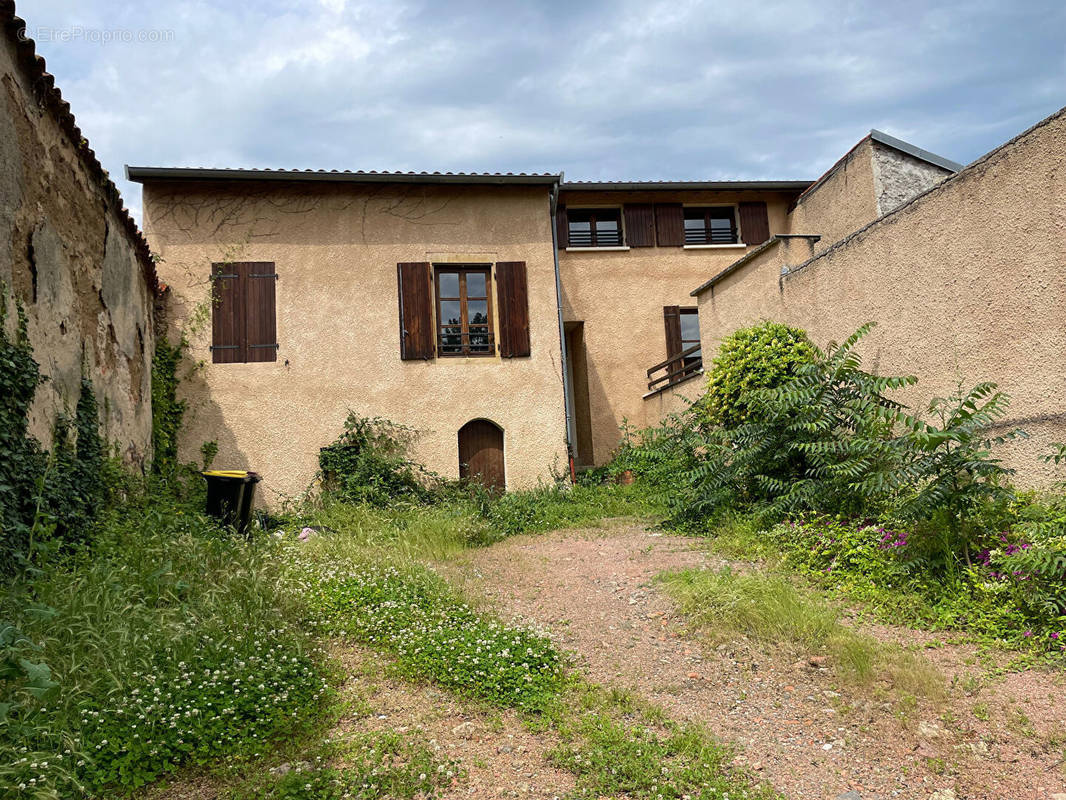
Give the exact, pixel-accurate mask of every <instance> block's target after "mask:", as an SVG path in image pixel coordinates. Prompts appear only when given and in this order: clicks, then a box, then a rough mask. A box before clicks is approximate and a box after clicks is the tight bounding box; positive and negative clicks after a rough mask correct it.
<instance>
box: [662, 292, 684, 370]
mask: <svg viewBox="0 0 1066 800" xmlns="http://www.w3.org/2000/svg"><path fill="white" fill-rule="evenodd" d="M663 321H664V322H665V323H666V357H667V358H672V357H673V356H676V355H677V354H678V353H680V352H681V307H680V306H663ZM667 371H668V372H669V371H670V370H667Z"/></svg>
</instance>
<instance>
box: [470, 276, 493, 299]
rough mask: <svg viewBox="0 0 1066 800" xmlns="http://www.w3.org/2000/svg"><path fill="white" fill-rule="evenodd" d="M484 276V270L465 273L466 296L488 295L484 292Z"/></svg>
mask: <svg viewBox="0 0 1066 800" xmlns="http://www.w3.org/2000/svg"><path fill="white" fill-rule="evenodd" d="M485 278H486V275H485V273H484V272H468V273H466V296H467V297H488V294H487V293H486V292H485V283H486V281H485Z"/></svg>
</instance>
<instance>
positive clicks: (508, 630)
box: [294, 541, 563, 711]
mask: <svg viewBox="0 0 1066 800" xmlns="http://www.w3.org/2000/svg"><path fill="white" fill-rule="evenodd" d="M330 544H331V543H330V542H328V541H327V542H325V543H323V544H320V545H319V546H320V547H321V548H323V549H322V551H321V552H320V553H319V555H318V558H319V559H321V561H322V564H321V565H320V564H319V563H317V562H316V560H315V558H314V557H313V556H312V555H307V556H304V557H302V558H300V557H296V558H294V564H295V565H296V566H297V567H298V568H299V569H300V570H301V572H300V575H301V576H302V582H303V583H304V585H305V587H306V588H305V592H304V598H305V601H306V602H307V604H308V607H309V609H310V615H311V616H310V619H309V626H310V627H311V628H312V629H314V630H316V631H320V632H322V633H327V634H332V635H337V634H340V635H346V636H351V637H352V638H354V639H356V640H357V641H360V642H364V643H366V644H369V645H371V646H374V647H380V648H383V649H385V650H387V651H390V652H392V653H393V654H394V655H395V656H396V659H397V664H398V667H399V669H400V671H401V672H402V673H404V674H407V675H410V676H413V677H418V678H429V679H431V680H433V681H436V682H437V683H439V684H440V685H442V686H444V687H446V688H448V689H451V690H453V691H455V692H457V693H459V694H463V695H467V696H470V697H473V698H476V699H479V700H485V701H488V702H490V703H492V704H494V705H497V706H501V707H515V708H521V709H525V710H531V711H536V710H540V709H541V708H543V707H544V706H545V704H546V703H548V702H549V701H550V700H551V699H552V697H553V696H554V695H555V694H556V692H557V691H558V689H559V687H560V685H561V681H562V674H563V673H562V662H561V658H560V655H559V653H558V652H557V651H556V649H555V647H554V646H553V645H552V643H551V641H550V640H549V639H548V638H547V637H545V636H542V635H539V634H536V633H533V632H531V631H529V630H526V629H524V628H518V627H514V626H511V625H505V624H504V623H502V622H500V621H499V620H497V619H495V618H494V617H492V616H490V615H487V614H483V613H479V612H478V611H476V610H475V609H473V608H471V607H470V606H469V605H467V604H466V603H465V602H463V601H462V599H461V598H460V597H458V596H457V595H456V593H455V592H454V590H452V589H451V588H450V587H448V585H447V584H446V583H445V581H444V580H443V579H441V578H439V577H438V576H437V575H435V574H434V573H432V572H430V571H428V570H426V569H424V568H421V567H415V566H411V567H408V568H404V569H400V568H398V567H395V566H386V565H383V564H380V563H378V564H375V563H368V564H363V565H360V564H356V563H352V562H345V561H343V560H338V559H337V551H336V550H335V549H334V550H331V549H330Z"/></svg>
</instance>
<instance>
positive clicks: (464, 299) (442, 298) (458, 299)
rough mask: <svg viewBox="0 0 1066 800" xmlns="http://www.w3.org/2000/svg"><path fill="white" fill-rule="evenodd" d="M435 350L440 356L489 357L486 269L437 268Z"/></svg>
mask: <svg viewBox="0 0 1066 800" xmlns="http://www.w3.org/2000/svg"><path fill="white" fill-rule="evenodd" d="M436 273H437V350H438V352H439V353H440V354H441V355H442V356H460V355H491V354H492V352H493V347H494V344H493V338H492V311H491V305H490V292H489V281H490V280H491V278H490V269H489V268H488V267H456V268H453V267H444V268H441V267H438V268H437V270H436Z"/></svg>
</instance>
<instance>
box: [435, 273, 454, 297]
mask: <svg viewBox="0 0 1066 800" xmlns="http://www.w3.org/2000/svg"><path fill="white" fill-rule="evenodd" d="M438 275H439V276H440V296H441V297H458V296H459V273H458V272H440V273H438Z"/></svg>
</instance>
